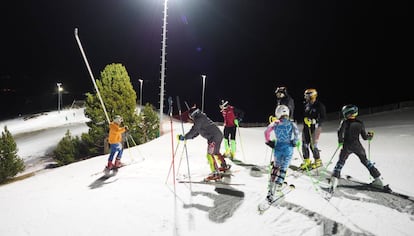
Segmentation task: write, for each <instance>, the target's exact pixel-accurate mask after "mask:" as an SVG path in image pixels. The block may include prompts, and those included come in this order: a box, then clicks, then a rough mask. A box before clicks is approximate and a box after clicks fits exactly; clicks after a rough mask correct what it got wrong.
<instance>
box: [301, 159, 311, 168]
mask: <svg viewBox="0 0 414 236" xmlns="http://www.w3.org/2000/svg"><path fill="white" fill-rule="evenodd" d="M299 168H300V169H301V170H308V169H310V168H311V161H310V159H309V158H307V159H304V160H303V163H302V164H300V167H299Z"/></svg>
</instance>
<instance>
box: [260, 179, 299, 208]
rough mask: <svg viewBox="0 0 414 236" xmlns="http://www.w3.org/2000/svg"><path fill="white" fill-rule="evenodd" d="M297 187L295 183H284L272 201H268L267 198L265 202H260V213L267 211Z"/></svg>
mask: <svg viewBox="0 0 414 236" xmlns="http://www.w3.org/2000/svg"><path fill="white" fill-rule="evenodd" d="M294 189H295V185H293V184H287V183H286V184H284V186H283V188H282V189H281V190H280V191H277V192H276V193H275V195H276V196H275V198H274V199H273V200H272V201H270V202H269V201H268V200H267V199H266V200H264V201H263V202H261V203H259V205H258V206H257V210H258V211H259V214H263V213H264V212H265V211H267V210H268V209H269V208H270V207H271V206H275V205H277V204H278V203H279V202H280V201H281V200H283V199H284V198H285V196H286V195H287V194H288V193H290V192H292V190H294Z"/></svg>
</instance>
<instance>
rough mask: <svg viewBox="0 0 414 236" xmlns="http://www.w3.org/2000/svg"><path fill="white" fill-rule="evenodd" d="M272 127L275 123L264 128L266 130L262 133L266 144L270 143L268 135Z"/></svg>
mask: <svg viewBox="0 0 414 236" xmlns="http://www.w3.org/2000/svg"><path fill="white" fill-rule="evenodd" d="M274 126H275V123H274V122H272V123H270V124H269V125H268V126H267V127H266V130H265V132H264V136H265V141H266V143H267V142H269V141H270V134H271V133H272V131H273V128H274Z"/></svg>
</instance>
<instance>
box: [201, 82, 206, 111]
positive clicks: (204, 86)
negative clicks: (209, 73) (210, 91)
mask: <svg viewBox="0 0 414 236" xmlns="http://www.w3.org/2000/svg"><path fill="white" fill-rule="evenodd" d="M201 77H202V78H203V92H202V95H201V111H202V112H204V93H205V90H206V75H201Z"/></svg>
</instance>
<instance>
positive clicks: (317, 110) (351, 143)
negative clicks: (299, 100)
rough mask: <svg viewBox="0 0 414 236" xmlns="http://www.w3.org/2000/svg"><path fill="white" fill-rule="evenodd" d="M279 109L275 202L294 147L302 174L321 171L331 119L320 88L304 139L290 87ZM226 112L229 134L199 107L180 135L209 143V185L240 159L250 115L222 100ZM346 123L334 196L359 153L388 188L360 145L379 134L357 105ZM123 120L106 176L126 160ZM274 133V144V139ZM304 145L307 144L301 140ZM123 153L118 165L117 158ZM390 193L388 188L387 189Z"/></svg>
mask: <svg viewBox="0 0 414 236" xmlns="http://www.w3.org/2000/svg"><path fill="white" fill-rule="evenodd" d="M275 95H276V109H275V116H271V117H270V118H269V122H270V124H269V125H268V126H267V127H266V129H265V131H264V136H265V137H264V138H265V143H266V145H268V146H269V147H271V148H272V149H273V156H274V158H273V160H272V162H271V171H270V177H269V183H268V194H267V197H266V199H267V200H268V201H269V202H272V200H273V196H274V194H275V192H276V191H280V189H281V188H282V186H283V183H284V182H285V181H284V180H285V176H286V172H287V170H288V167H289V166H290V162H291V159H292V155H293V151H294V148H295V147H296V148H298V151H300V146H301V144H302V149H301V151H302V152H301V155H302V157H303V163H302V164H301V165H300V167H299V168H300V169H301V170H303V171H309V170H312V169H316V168H319V167H321V166H322V165H323V164H322V160H321V158H320V150H319V149H318V141H319V136H320V134H321V131H322V124H323V122H324V120H325V119H326V108H325V105H324V104H323V103H322V102H320V101H319V99H318V92H317V90H316V89H314V88H309V89H306V90H305V92H304V110H303V112H304V113H303V117H304V118H303V128H302V133H301V137H300V131H299V129H298V126H297V124H296V121H295V120H294V116H293V115H294V111H295V102H294V99H293V98H292V97H291V96H290V95H289V93H288V91H287V88H286V87H278V88H277V89H276V90H275ZM219 108H220V112H221V114H222V116H223V127H224V128H223V131H221V130H220V128H219V127H218V126H217V125H216V124H215V123H214V122H213V121H212V120H211V119H210V118H209V117H208V116H207V115H206V114H205V113H204V112H202V111H201V110H200V109H199V108H197V107H196V105H194V106H193V107H191V108H190V109H189V111H188V116H189V118H190V119H191V121H192V122H193V126H192V127H191V129H190V130H189V131H188V132H187V133H186V134H182V135H181V134H180V135H178V136H177V137H178V139H179V140H180V141H184V140H188V139H193V138H195V137H197V136H199V135H200V136H201V137H203V138H205V139H206V140H207V155H206V157H207V160H208V163H209V167H210V170H211V173H210V174H209V175H208V176H207V177H206V178H205V181H217V180H219V179H221V178H222V173H223V172H226V171H228V170H229V169H230V167H231V166H230V165H228V164H227V163H226V160H225V158H229V159H231V160H234V158H235V153H236V132H237V128H238V127H239V122H240V121H241V119H242V118H243V116H244V112H243V111H242V110H240V109H238V108H236V107H234V106H232V105H230V104H229V102H228V101H227V100H221V102H220V104H219ZM341 112H342V115H343V119H342V120H341V123H340V126H339V128H338V148H341V151H340V154H339V160H338V162H337V163H336V165H335V168H334V170H333V174H332V176H331V181H330V183H331V191H332V192H333V191H334V190H335V188H336V187H337V184H338V179H339V178H340V174H341V169H342V168H343V166H344V164H345V162H346V160H347V158H348V157H349V155H351V154H355V155H357V156H358V158H359V159H360V161H361V163H362V164H363V165H364V166H365V167H366V168H367V169H368V171H369V173H370V174H371V176H372V177H373V178H374V181H373V183H372V185H373V186H374V187H378V188H384V184H383V182H382V179H381V177H380V176H381V174H380V172H379V171H378V169H377V168H375V166H374V164H373V163H372V162H371V161H370V160H369V159H367V156H366V153H365V149H364V147H363V146H362V144H361V143H360V140H359V136H361V137H362V138H363V139H364V140H371V139H372V138H373V136H374V133H373V132H367V131H366V130H365V127H364V123H363V122H362V121H361V120H359V119H357V118H356V117H357V116H358V107H357V106H355V105H345V106H343V108H342V110H341ZM121 123H122V117H120V116H116V117H115V118H114V120H113V122H111V123H110V129H109V140H108V141H109V145H110V154H109V157H108V164H107V166H106V168H105V171H106V172H109V171H110V170H112V169H116V168H119V167H120V165H121V162H120V160H121V157H122V143H121V141H122V137H121V136H122V133H124V132H126V131H127V130H128V127H121ZM272 133H273V134H274V139H273V140H272V139H271V137H272ZM300 140H301V141H302V142H301V141H300ZM222 141H224V149H225V152H224V154H221V151H220V150H221V143H222ZM115 153H117V156H116V159H115V163H114V164H113V163H112V162H113V158H114V156H115ZM311 153H312V156H313V159H314V161H313V162H311V159H310V154H311ZM385 187H387V188H389V187H388V186H385Z"/></svg>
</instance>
